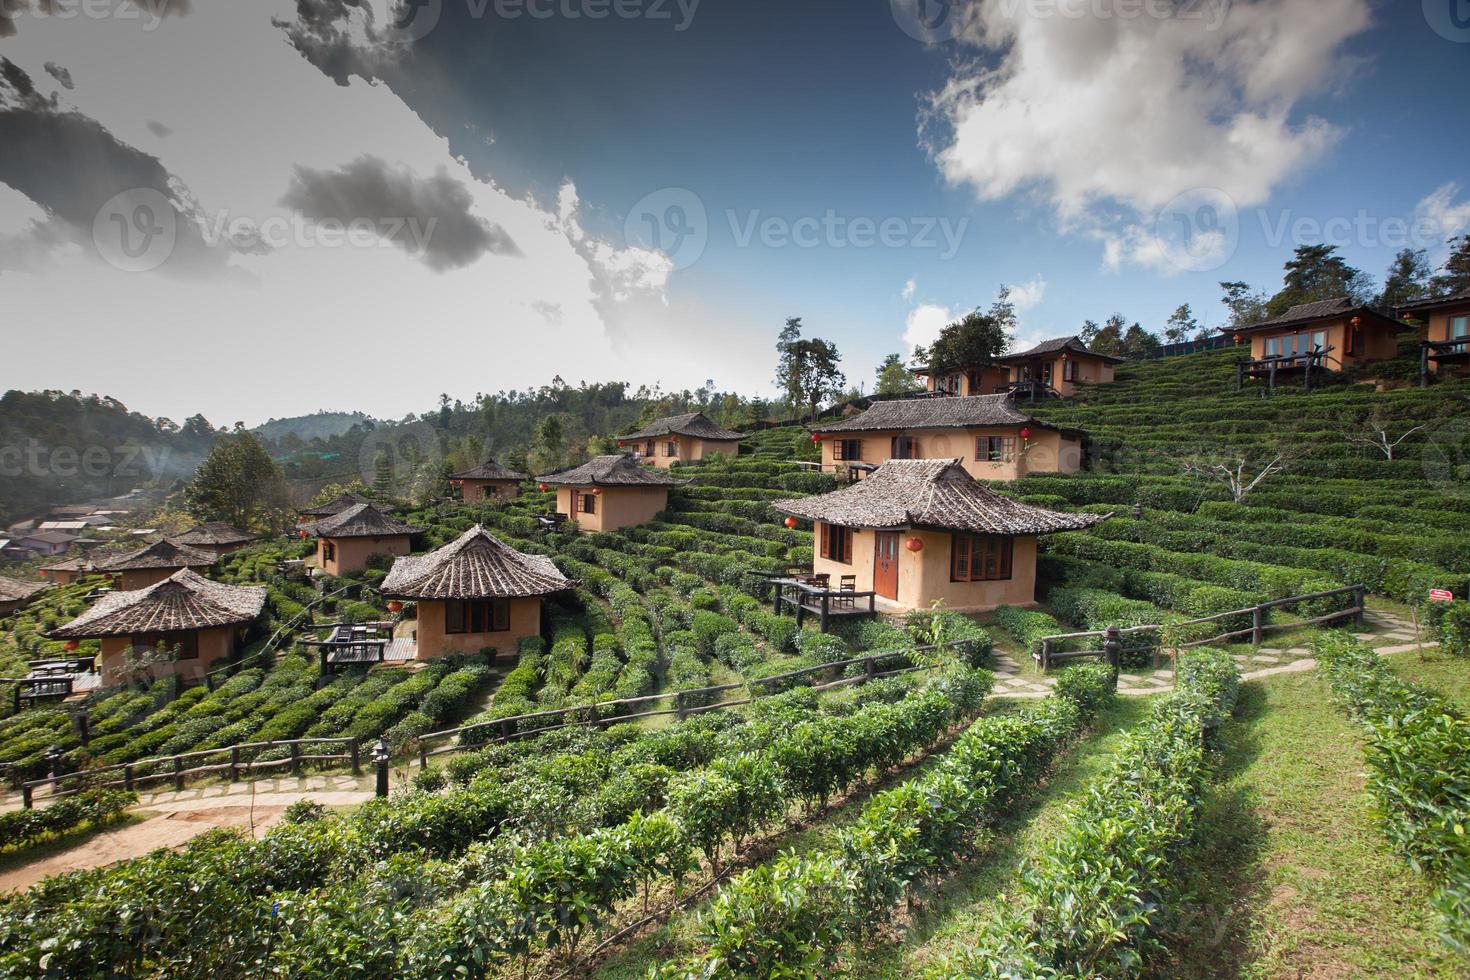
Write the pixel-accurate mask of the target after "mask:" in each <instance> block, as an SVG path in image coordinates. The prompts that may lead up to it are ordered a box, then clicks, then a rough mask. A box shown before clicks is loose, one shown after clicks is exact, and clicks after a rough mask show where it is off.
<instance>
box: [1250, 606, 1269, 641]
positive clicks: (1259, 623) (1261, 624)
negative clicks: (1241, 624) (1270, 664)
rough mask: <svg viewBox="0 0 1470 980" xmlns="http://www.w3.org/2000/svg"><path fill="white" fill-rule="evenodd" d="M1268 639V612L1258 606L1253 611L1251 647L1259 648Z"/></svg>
mask: <svg viewBox="0 0 1470 980" xmlns="http://www.w3.org/2000/svg"><path fill="white" fill-rule="evenodd" d="M1265 638H1266V610H1265V609H1263V608H1261V607H1260V606H1256V607H1255V608H1254V609H1252V610H1251V646H1255V647H1258V646H1260V645H1261V641H1262V640H1264V639H1265Z"/></svg>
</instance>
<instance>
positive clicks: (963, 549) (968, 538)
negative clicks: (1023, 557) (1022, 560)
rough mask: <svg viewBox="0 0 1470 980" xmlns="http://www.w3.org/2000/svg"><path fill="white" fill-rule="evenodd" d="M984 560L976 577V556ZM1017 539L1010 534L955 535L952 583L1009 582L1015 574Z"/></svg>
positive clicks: (951, 543)
mask: <svg viewBox="0 0 1470 980" xmlns="http://www.w3.org/2000/svg"><path fill="white" fill-rule="evenodd" d="M977 555H978V556H983V561H982V564H983V565H984V566H985V567H983V568H981V569H980V574H978V575H977V574H976V569H975V559H976V556H977ZM1015 558H1016V539H1015V538H1014V537H1011V536H1010V535H1007V534H955V535H953V536H952V537H951V539H950V544H949V580H950V581H951V582H1005V581H1009V580H1010V578H1011V576H1012V574H1013V573H1014V571H1015Z"/></svg>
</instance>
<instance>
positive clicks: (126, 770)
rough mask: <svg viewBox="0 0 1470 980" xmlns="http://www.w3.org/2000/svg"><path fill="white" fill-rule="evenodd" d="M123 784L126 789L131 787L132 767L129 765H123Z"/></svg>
mask: <svg viewBox="0 0 1470 980" xmlns="http://www.w3.org/2000/svg"><path fill="white" fill-rule="evenodd" d="M123 786H124V787H125V788H126V789H128V790H131V789H132V788H133V767H132V766H129V765H125V766H123Z"/></svg>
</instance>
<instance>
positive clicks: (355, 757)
mask: <svg viewBox="0 0 1470 980" xmlns="http://www.w3.org/2000/svg"><path fill="white" fill-rule="evenodd" d="M347 755H348V758H350V759H351V760H352V775H354V776H361V775H362V759H361V757H360V756H359V754H358V751H357V741H356V740H355V739H354V740H353V741H351V742H348V743H347Z"/></svg>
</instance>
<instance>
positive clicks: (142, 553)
mask: <svg viewBox="0 0 1470 980" xmlns="http://www.w3.org/2000/svg"><path fill="white" fill-rule="evenodd" d="M218 560H219V559H218V556H216V555H214V554H212V553H211V552H208V551H200V550H199V549H198V548H191V547H189V546H188V545H186V544H179V543H177V542H175V541H174V540H172V539H171V538H161V539H159V540H158V541H155V542H153V543H152V544H150V545H146V546H145V547H142V548H138V549H136V550H134V551H126V552H123V553H122V554H120V555H116V556H114V557H111V558H104V559H103V560H101V561H99V562H98V563H97V569H98V570H99V571H104V572H131V571H141V570H144V569H150V568H208V567H209V566H210V565H213V564H214V563H215V562H216V561H218Z"/></svg>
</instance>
